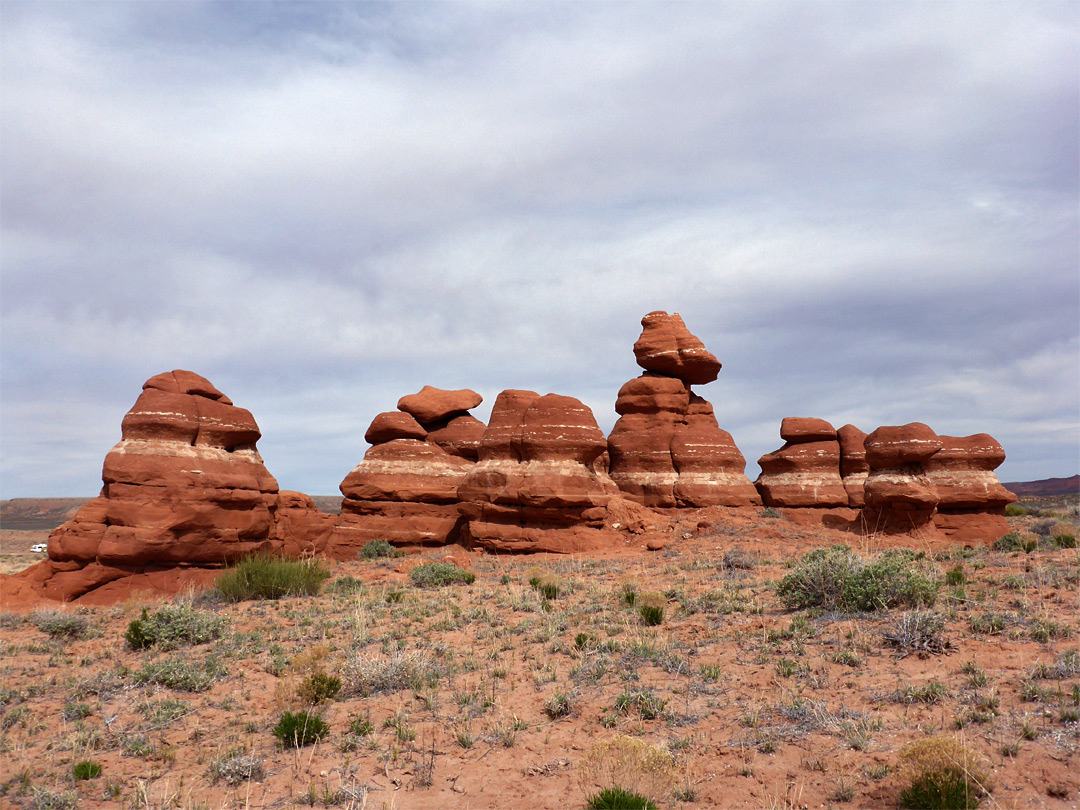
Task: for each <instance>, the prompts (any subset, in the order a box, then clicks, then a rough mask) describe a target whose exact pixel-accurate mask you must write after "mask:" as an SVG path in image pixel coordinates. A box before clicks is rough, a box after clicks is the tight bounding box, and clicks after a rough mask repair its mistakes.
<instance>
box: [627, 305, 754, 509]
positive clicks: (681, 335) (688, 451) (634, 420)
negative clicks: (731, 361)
mask: <svg viewBox="0 0 1080 810" xmlns="http://www.w3.org/2000/svg"><path fill="white" fill-rule="evenodd" d="M641 325H642V327H643V329H642V333H641V337H639V338H638V341H637V343H635V344H634V354H635V356H636V357H637V361H638V364H639V365H640V366H642V368H645V369H646V372H645V374H643V375H642V376H640V377H637V378H636V379H633V380H630V381H629V382H627V383H626V384H625V385H624V386H623V387H622V388H621V389H620V390H619V395H618V398H617V399H616V401H615V411H616V413H618V414H619V420H618V421H617V422H616V423H615V427H614V428H613V429H612V431H611V435H610V436H608V454H609V457H610V461H609V470H610V474H611V479H612V480H613V481H614V482H615V483H616V485H617V486H618V487H619V489H620V490H621V491H622V492H623V493H625V494H626V496H627V497H629V498H631V499H633V500H634V501H636V502H638V503H640V504H643V505H645V506H649V507H660V508H673V507H704V506H750V505H755V504H760V503H761V499H760V498H759V497H758V495H757V491H756V490H755V489H754V487H753V485H752V484H751V483H750V481H749V479H748V478H747V477H746V474H745V472H744V470H745V467H746V460H745V459H744V458H743V456H742V454H741V453H740V452H739V449H738V448H737V447H736V446H735V442H734V441H733V440H732V438H731V434H729V433H727V432H726V431H724V430H721V429H720V426H719V425H718V424H717V422H716V417H715V416H714V415H713V409H712V405H710V404H709V403H708V402H707V401H706V400H704V399H702V398H701V397H699V396H697V395H695V394H693V393H691V391H690V385H691V384H702V383H707V382H711V381H712V380H715V379H716V375H717V374H718V372H719V371H720V362H719V361H718V360H717V359H716V358H715V357H713V355H711V354H710V353H709V352H707V351H706V350H705V347H704V345H703V344H702V342H701V341H700V340H699V339H698V338H696V337H695V336H694V335H692V334H691V333H690V332H689V330H687V328H686V324H684V323H683V321H682V318H680V317H679V316H678V315H677V314H675V315H668V314H667V313H666V312H650V313H649V314H648V315H646V316H645V317H644V318H642V319H641Z"/></svg>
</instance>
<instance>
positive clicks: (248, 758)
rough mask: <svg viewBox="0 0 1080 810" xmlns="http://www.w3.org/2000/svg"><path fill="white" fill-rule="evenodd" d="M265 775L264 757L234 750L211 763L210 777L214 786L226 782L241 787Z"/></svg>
mask: <svg viewBox="0 0 1080 810" xmlns="http://www.w3.org/2000/svg"><path fill="white" fill-rule="evenodd" d="M264 774H265V771H264V770H263V758H262V757H260V756H256V755H255V754H249V753H247V752H245V751H244V750H243V749H235V748H234V749H233V750H231V751H229V752H228V753H227V754H225V756H222V757H218V758H217V759H215V760H214V761H213V762H211V763H210V770H209V774H208V775H209V776H210V781H211V782H213V783H214V784H217V783H218V782H224V783H225V784H227V785H239V784H240V783H242V782H249V781H251V780H256V781H258V780H260V779H262V778H263V776H264Z"/></svg>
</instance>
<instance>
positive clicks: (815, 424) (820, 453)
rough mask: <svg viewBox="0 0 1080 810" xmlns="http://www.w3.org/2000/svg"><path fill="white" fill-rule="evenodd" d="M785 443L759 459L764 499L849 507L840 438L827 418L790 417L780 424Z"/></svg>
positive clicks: (776, 502)
mask: <svg viewBox="0 0 1080 810" xmlns="http://www.w3.org/2000/svg"><path fill="white" fill-rule="evenodd" d="M780 438H782V439H784V446H783V447H781V448H780V449H779V450H775V451H774V452H772V453H767V454H766V455H764V456H762V457H761V459H760V460H759V461H758V464H759V465H760V466H761V475H759V476H758V479H757V481H756V482H755V484H756V486H757V489H758V492H760V493H761V500H762V503H764V504H765V505H766V506H773V507H803V508H805V507H812V508H822V507H846V506H847V505H848V493H847V490H846V489H845V488H844V483H843V481H842V480H841V478H840V442H839V441H838V440H837V438H836V430H835V428H833V426H832V425H831V424H829V423H828V422H826V421H825V420H824V419H814V418H806V417H790V416H789V417H787V418H786V419H784V420H783V422H781V425H780Z"/></svg>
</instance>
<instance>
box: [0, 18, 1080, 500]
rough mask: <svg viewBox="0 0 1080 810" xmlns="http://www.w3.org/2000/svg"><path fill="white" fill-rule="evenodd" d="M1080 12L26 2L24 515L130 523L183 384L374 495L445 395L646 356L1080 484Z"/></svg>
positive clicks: (319, 486) (9, 423)
mask: <svg viewBox="0 0 1080 810" xmlns="http://www.w3.org/2000/svg"><path fill="white" fill-rule="evenodd" d="M1078 65H1080V3H1078V2H1076V0H1071V1H1070V2H1037V1H1036V0H1023V1H1022V2H1006V1H1005V0H1002V1H1001V2H993V3H970V2H934V0H925V1H923V2H890V1H889V0H885V1H884V2H878V3H860V2H853V1H851V0H848V1H846V2H832V1H831V0H817V1H816V2H809V0H802V1H801V2H790V3H789V2H749V0H745V1H744V2H705V3H689V2H669V3H645V2H638V3H620V2H604V3H593V2H587V1H582V2H564V3H547V2H539V1H538V2H521V3H512V2H505V3H466V2H452V3H451V2H437V3H425V2H408V3H375V2H373V3H332V2H306V3H305V2H302V3H274V2H266V3H243V2H241V3H197V2H169V1H168V0H159V2H154V3H146V2H142V3H134V2H124V3H110V2H95V3H83V2H73V3H66V2H50V3H40V2H12V0H2V2H0V496H2V497H3V498H13V497H47V496H82V495H86V496H89V495H92V494H95V493H96V492H97V491H98V490H99V489H100V487H101V466H102V461H103V459H104V457H105V454H106V453H107V452H108V450H109V448H110V447H111V446H112V445H113V444H115V443H116V442H117V441H119V439H120V422H121V419H122V418H123V415H124V413H125V412H126V411H127V410H128V409H129V408H130V407H131V406H132V404H133V403H134V402H135V400H136V398H137V397H138V395H139V392H140V389H141V386H142V383H143V382H144V381H145V380H146V379H148V378H149V377H151V376H153V375H155V374H157V373H159V372H162V371H168V370H171V369H175V368H183V369H189V370H192V371H195V372H197V373H199V374H202V375H203V376H204V377H207V378H208V379H209V380H210V381H211V382H213V383H214V384H215V385H216V386H217V387H218V388H219V389H220V390H222V391H223V392H225V393H226V394H227V395H228V396H230V397H231V398H232V399H233V401H234V402H235V403H236V404H237V405H239V406H241V407H244V408H247V409H248V410H250V411H251V412H252V413H253V414H254V416H255V418H256V420H257V421H258V423H259V426H260V428H261V430H262V434H263V438H262V439H261V440H260V442H259V450H260V452H261V453H262V456H263V458H264V460H265V462H266V465H267V468H268V469H269V470H270V472H271V473H272V474H273V475H274V476H275V477H276V478H277V480H278V482H279V484H280V485H281V487H282V488H284V489H298V490H301V491H304V492H308V493H310V494H315V495H321V494H335V493H337V491H338V489H337V488H338V484H339V483H340V482H341V480H342V479H343V478H344V477H345V476H346V475H347V474H348V472H349V471H350V470H351V469H352V468H353V467H354V466H356V464H358V463H359V462H360V461H361V459H362V458H363V455H364V452H365V451H366V450H367V447H368V445H367V443H366V442H365V441H364V438H363V436H364V432H365V430H366V429H367V426H368V424H369V423H370V422H371V419H372V418H373V417H374V416H375V415H376V414H377V413H379V412H380V411H386V410H394V409H395V407H396V403H397V401H398V399H399V398H400V397H401V396H403V395H405V394H410V393H414V392H416V391H418V390H419V389H420V388H421V387H422V386H424V385H433V386H436V387H440V388H472V389H474V390H476V391H478V392H479V393H481V394H482V395H483V396H484V403H483V404H482V405H481V406H480V407H479V408H478V409H477V410H476V411H475V412H474V413H475V414H476V415H477V416H479V417H480V418H483V419H486V418H487V416H488V414H489V412H490V407H491V404H492V403H493V402H494V399H495V397H496V396H497V395H498V393H499V392H500V391H502V390H504V389H508V388H526V389H532V390H535V391H538V392H539V393H541V394H544V393H548V392H552V393H559V394H565V395H570V396H574V397H577V398H579V399H580V400H582V401H583V402H584V403H585V404H587V405H588V406H589V407H590V408H592V410H593V412H594V414H595V415H596V418H597V421H598V423H599V425H600V426H601V428H603V429H604V430H605V431H609V430H610V429H611V427H612V425H613V424H614V422H615V419H616V414H615V412H614V402H615V397H616V394H617V392H618V390H619V388H620V386H621V385H622V384H623V383H625V382H626V381H628V380H629V379H631V378H633V377H635V376H637V375H638V374H639V373H640V369H639V368H638V367H637V365H636V364H635V361H634V355H633V344H634V341H635V340H636V339H637V337H638V335H639V334H640V331H641V327H640V319H641V317H642V316H643V315H645V314H646V313H648V312H651V311H653V310H666V311H668V312H679V313H680V314H681V315H682V317H683V319H684V320H685V322H686V324H687V326H688V327H689V329H690V330H691V331H692V332H693V333H695V334H696V335H697V336H698V337H700V338H701V339H702V340H703V341H704V343H705V345H706V347H707V348H708V349H709V350H710V351H711V352H712V353H713V354H715V355H716V356H717V358H718V359H719V360H720V361H721V362H722V363H723V364H724V368H723V370H722V371H721V372H720V376H719V378H718V379H717V380H716V382H713V383H710V384H708V385H705V386H699V387H697V388H696V390H697V392H698V393H699V394H701V395H702V396H704V397H706V398H707V399H708V400H710V401H711V402H712V403H713V406H714V408H715V411H716V415H717V419H718V421H719V423H720V426H721V427H722V428H724V429H725V430H727V431H729V432H730V433H731V434H732V435H733V437H734V438H735V441H736V443H737V444H738V446H739V448H740V450H741V451H742V453H743V455H744V456H745V457H746V459H747V473H748V475H749V476H750V477H751V478H754V477H756V475H757V473H758V467H757V463H756V462H757V459H758V458H759V457H760V456H761V455H763V454H764V453H767V452H769V451H772V450H775V449H776V448H778V447H779V446H780V445H781V444H782V442H781V440H780V437H779V428H780V422H781V420H782V419H783V418H784V417H785V416H814V417H820V418H824V419H827V420H829V421H830V422H832V423H833V424H834V425H835V426H837V427H839V426H840V425H843V424H846V423H849V422H850V423H853V424H855V425H857V426H859V427H860V428H862V429H863V430H866V431H870V430H873V429H874V428H875V427H877V426H879V425H895V424H905V423H908V422H913V421H920V422H925V423H927V424H929V425H930V426H931V427H932V428H933V429H934V430H936V431H937V432H938V433H940V434H945V435H955V436H962V435H968V434H972V433H980V432H987V433H990V434H991V435H993V436H994V437H995V438H997V439H998V440H999V441H1000V442H1001V443H1002V445H1003V446H1004V448H1005V451H1006V453H1007V455H1008V459H1007V460H1006V462H1005V463H1004V464H1003V465H1002V466H1001V467H1000V468H999V469H998V471H997V472H998V475H999V477H1000V478H1001V479H1002V480H1003V481H1025V480H1035V479H1040V478H1047V477H1064V476H1070V475H1073V474H1076V473H1077V472H1080V187H1078V184H1080V68H1078Z"/></svg>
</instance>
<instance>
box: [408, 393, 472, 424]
mask: <svg viewBox="0 0 1080 810" xmlns="http://www.w3.org/2000/svg"><path fill="white" fill-rule="evenodd" d="M483 401H484V398H483V397H482V396H480V395H479V394H478V393H476V392H475V391H470V390H469V389H468V388H462V389H459V390H456V391H447V390H445V389H443V388H432V387H431V386H430V385H425V386H424V387H423V388H421V389H420V391H418V392H417V393H415V394H410V395H409V396H406V397H402V398H401V399H399V400H398V404H397V406H398V410H399V411H405V412H406V413H408V414H411V415H412V416H413V417H414V418H415V419H416V421H417V422H419V423H420V424H421V425H426V424H428V423H429V422H438V421H439V420H440V419H445V418H446V417H448V416H452V415H454V414H460V413H465V412H467V411H470V410H472V409H473V408H475V407H476V406H477V405H479V404H480V403H481V402H483Z"/></svg>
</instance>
